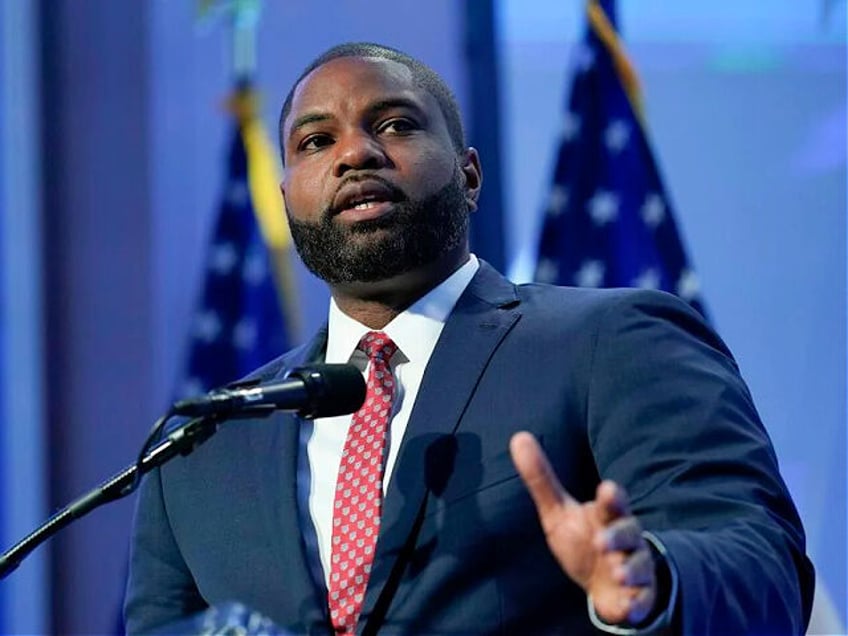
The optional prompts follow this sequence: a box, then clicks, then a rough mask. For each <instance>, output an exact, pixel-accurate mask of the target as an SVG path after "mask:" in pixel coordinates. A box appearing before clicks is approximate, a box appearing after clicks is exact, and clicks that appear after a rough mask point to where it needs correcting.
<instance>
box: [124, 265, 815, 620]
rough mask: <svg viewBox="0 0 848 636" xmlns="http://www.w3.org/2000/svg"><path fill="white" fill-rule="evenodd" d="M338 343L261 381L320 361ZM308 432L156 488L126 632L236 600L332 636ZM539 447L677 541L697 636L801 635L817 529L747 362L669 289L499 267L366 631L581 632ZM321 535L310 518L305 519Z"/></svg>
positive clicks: (413, 471)
mask: <svg viewBox="0 0 848 636" xmlns="http://www.w3.org/2000/svg"><path fill="white" fill-rule="evenodd" d="M325 343H326V333H325V332H324V333H319V334H318V335H317V336H316V338H315V339H313V340H312V341H311V342H310V343H309V344H308V345H306V346H304V347H301V348H299V349H296V350H294V351H292V352H290V353H288V354H287V355H285V356H283V357H282V358H281V359H279V360H276V361H274V362H273V363H271V364H270V365H268V366H267V367H265V368H264V369H262V370H260V372H259V376H260V377H262V378H263V379H269V380H270V379H272V378H275V377H279V376H281V375H283V374H284V373H285V372H286V370H288V369H290V368H292V367H295V366H297V365H299V364H303V363H305V362H308V361H310V360H321V359H322V357H321V356H322V355H323V348H324V345H325ZM299 428H300V423H299V422H298V420H297V419H296V418H294V417H293V416H290V415H287V414H277V415H275V416H273V417H272V418H271V419H270V420H261V421H247V422H245V421H236V422H232V423H227V424H226V425H224V426H223V427H222V430H220V431H219V432H218V433H217V434H216V435H215V436H214V437H213V438H212V439H210V440H209V441H208V442H206V443H205V444H204V445H203V446H201V447H200V448H198V449H197V450H196V451H195V452H194V453H193V454H192V455H190V456H188V457H186V458H178V459H176V460H174V461H172V462H171V463H170V464H168V465H166V466H164V467H163V468H162V469H161V470H158V471H155V472H153V473H151V474H150V475H149V476H148V477H147V478H146V479H145V482H144V484H143V486H142V490H141V494H140V498H139V501H138V510H137V514H136V522H135V524H136V525H135V529H134V535H133V549H132V557H131V576H130V581H129V585H128V591H127V600H126V612H127V625H128V629H129V631H130V632H144V631H148V630H154V629H156V628H160V627H161V626H163V625H166V624H168V623H169V622H171V621H175V620H177V619H179V618H180V617H183V616H185V615H188V614H190V613H192V612H194V611H198V610H200V609H202V608H204V607H206V606H207V605H215V604H218V603H223V602H225V601H240V602H242V603H245V604H246V605H248V606H249V607H251V608H253V609H255V610H257V611H259V612H262V613H263V614H265V615H267V616H268V617H270V618H271V619H273V620H274V621H275V622H276V623H278V624H279V625H280V626H282V627H284V628H287V629H290V630H291V631H293V632H297V633H310V634H320V633H327V632H328V631H329V629H330V628H329V621H328V613H327V609H326V597H325V591H324V590H323V582H322V581H320V580H319V581H316V580H315V577H314V576H312V575H311V570H310V560H311V562H312V563H314V558H315V557H314V555H313V556H311V557H310V556H308V555H307V553H306V550H307V548H306V544H305V543H304V539H303V536H302V535H303V532H302V528H303V527H304V523H303V518H304V512H303V511H302V510H299V507H298V495H297V480H296V477H297V470H296V463H297V456H298V445H299ZM521 429H525V430H529V431H531V432H532V433H534V434H535V435H536V436H537V437H538V438H539V439H540V440H541V443H542V445H543V447H544V448H545V450H546V452H547V454H548V456H549V457H550V460H551V463H552V465H553V466H554V468H555V470H556V472H557V474H558V475H559V478H560V479H561V480H562V483H563V485H564V486H565V488H566V489H567V490H568V491H569V492H570V493H571V494H572V495H573V496H575V497H576V498H578V499H580V500H585V499H590V498H592V497H593V496H594V491H595V488H596V486H597V484H598V482H599V480H600V479H601V478H608V479H613V480H615V481H617V482H618V483H620V484H622V485H623V486H624V487H625V488H626V489H627V491H628V493H629V496H630V498H631V501H632V510H633V512H634V513H635V514H636V515H637V516H638V517H639V519H640V520H641V522H642V524H643V526H644V527H645V528H646V529H647V530H649V531H651V532H652V533H654V535H656V537H658V538H659V540H660V541H661V542H662V543H663V544H664V545H665V546H666V548H667V550H668V555H669V560H670V561H671V566H672V567H673V568H675V570H676V571H677V574H678V580H679V584H680V588H679V593H678V599H677V600H678V602H677V606H676V607H675V608H674V616H675V621H674V625H673V628H674V630H676V631H682V632H683V633H686V634H747V633H754V634H789V633H802V632H803V630H804V627H805V625H806V621H807V619H808V617H809V611H810V605H811V599H812V585H813V584H812V580H813V576H812V569H811V566H810V564H809V561H808V560H807V559H806V557H805V554H804V551H805V547H804V534H803V530H802V527H801V523H800V521H799V519H798V515H797V513H796V511H795V508H794V506H793V504H792V502H791V501H790V498H789V495H788V493H787V490H786V487H785V485H784V483H783V481H782V480H781V478H780V476H779V474H778V468H777V462H776V459H775V456H774V452H773V450H772V447H771V444H770V441H769V439H768V436H767V435H766V432H765V430H764V429H763V426H762V424H761V423H760V421H759V418H758V416H757V413H756V410H755V408H754V404H753V402H752V400H751V396H750V394H749V392H748V390H747V388H746V386H745V384H744V382H743V381H742V379H741V378H740V376H739V373H738V370H737V367H736V364H735V362H734V361H733V359H732V357H731V355H730V353H729V352H728V350H727V349H726V347H725V346H724V344H723V343H722V342H721V340H720V339H719V338H718V337H717V336H716V335H715V334H714V333H713V332H712V331H711V330H710V329H709V328H708V327H707V326H705V324H704V323H703V321H702V320H701V319H700V318H699V317H698V316H697V315H696V314H695V313H694V312H693V311H692V310H691V309H690V308H689V307H688V306H687V305H685V304H684V303H682V302H681V301H679V300H677V299H676V298H674V297H672V296H669V295H666V294H661V293H657V292H645V291H635V290H613V291H610V290H606V291H598V290H584V289H570V288H555V287H549V286H543V285H523V286H515V285H513V284H512V283H510V282H509V281H507V280H505V279H504V278H502V277H501V276H500V275H499V274H498V273H497V272H495V271H494V270H492V269H491V268H490V267H489V266H487V265H486V264H483V265H482V267H481V269H480V271H479V272H478V273H477V275H476V276H475V278H474V279H473V280H472V282H471V284H470V285H469V287H468V289H467V290H466V291H465V293H464V294H463V295H462V297H461V298H460V300H459V302H458V303H457V305H456V307H455V309H454V311H453V312H452V313H451V315H450V317H449V319H448V321H447V323H446V325H445V328H444V331H443V333H442V335H441V337H440V339H439V342H438V344H437V345H436V348H435V350H434V352H433V355H432V358H431V360H430V362H429V365H428V367H427V370H426V373H425V375H424V379H423V381H422V384H421V387H420V391H419V394H418V398H417V400H416V403H415V405H414V409H413V411H412V414H411V417H410V420H409V424H408V429H407V431H406V435H405V437H404V439H403V441H402V443H401V447H400V451H399V455H398V460H397V464H396V466H395V470H394V474H393V477H392V481H391V483H390V484H389V485H388V491H387V494H386V498H385V502H384V511H383V518H382V525H381V528H380V534H379V539H378V543H377V549H376V556H375V561H374V565H373V571H372V574H371V577H370V579H369V583H368V590H367V593H366V598H365V601H364V607H363V612H362V617H361V619H360V623H359V626H358V627H359V631H360V632H364V633H376V632H378V631H379V633H381V634H384V633H385V634H391V633H411V634H435V633H439V634H441V633H500V634H519V633H521V634H537V633H557V634H588V633H594V630H593V628H592V627H591V625H590V623H589V620H588V614H587V606H586V597H585V594H584V592H583V591H582V590H581V589H580V588H579V587H578V586H577V585H575V584H574V583H572V582H571V581H570V580H569V579H568V577H567V576H566V575H565V574H563V573H562V571H561V570H560V568H559V566H558V565H557V563H556V562H555V561H554V559H553V558H552V557H551V555H550V553H549V552H548V548H547V546H546V543H545V540H544V537H543V535H542V532H541V530H540V526H539V523H538V520H537V516H536V512H535V509H534V507H533V505H532V502H531V500H530V498H529V496H528V494H527V493H526V491H525V488H524V486H523V484H522V482H521V480H520V478H519V477H518V476H517V474H516V471H515V469H514V467H513V465H512V462H511V460H510V457H509V453H508V442H509V438H510V436H511V435H512V434H513V433H514V432H515V431H517V430H521ZM307 525H308V522H307Z"/></svg>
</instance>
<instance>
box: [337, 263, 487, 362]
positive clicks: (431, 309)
mask: <svg viewBox="0 0 848 636" xmlns="http://www.w3.org/2000/svg"><path fill="white" fill-rule="evenodd" d="M479 268H480V262H479V261H478V260H477V257H476V256H474V254H471V255H470V257H469V259H468V261H466V262H465V264H463V265H462V266H461V267H460V268H459V269H457V270H456V271H455V272H454V273H453V274H451V275H450V276H448V277H447V278H446V279H445V280H443V281H442V282H441V283H439V285H437V286H436V287H434V288H433V289H431V290H430V291H429V292H427V293H426V294H425V295H424V296H422V297H421V298H419V299H418V300H416V301H415V302H414V303H413V304H412V305H411V306H410V307H408V308H407V309H406V310H405V311H403V312H401V313H400V314H399V315H398V316H396V317H395V318H394V320H392V321H391V322H390V323H389V324H388V325H386V326H385V328H384V329H383V332H385V333H386V334H387V335H388V336H389V337H390V338H391V339H392V340H393V341H394V343H395V344H396V345H397V346H398V349H399V350H400V351H401V352H402V353H403V355H404V357H405V358H406V359H407V360H415V359H417V360H422V359H428V358H429V356H430V353H432V351H433V348H434V347H435V346H436V340H438V338H439V335H440V334H441V332H442V327H444V324H445V322H446V321H447V318H448V316H449V315H450V312H451V311H452V310H453V308H454V305H456V301H458V300H459V297H460V296H461V295H462V292H464V291H465V288H466V287H468V283H470V282H471V279H472V278H474V274H476V273H477V270H478V269H479ZM328 324H329V334H328V337H327V355H326V358H325V361H326V362H328V363H345V362H349V361H350V360H351V356H352V355H353V353H354V352H355V350H356V347H357V345H358V344H359V341H360V340H361V339H362V336H364V335H365V334H366V333H368V331H370V329H369V328H368V327H366V326H365V325H363V324H361V323H359V322H357V321H356V320H354V319H353V318H351V317H350V316H348V315H347V314H345V313H344V312H342V310H341V309H339V307H338V305H336V301H335V300H333V299H332V298H331V299H330V312H329V323H328Z"/></svg>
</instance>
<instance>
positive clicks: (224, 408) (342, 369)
mask: <svg viewBox="0 0 848 636" xmlns="http://www.w3.org/2000/svg"><path fill="white" fill-rule="evenodd" d="M364 401H365V380H364V379H363V378H362V373H361V372H360V371H359V369H357V368H356V367H355V366H353V365H352V364H315V365H310V366H305V367H298V368H296V369H294V370H292V371H291V372H290V373H288V374H287V375H286V377H285V378H284V379H283V380H281V381H279V382H272V383H269V384H256V385H254V386H249V387H244V386H242V387H233V388H229V389H219V390H217V391H212V392H210V393H207V394H206V395H204V396H201V397H196V398H189V399H187V400H180V401H179V402H177V403H175V404H174V405H173V406H172V407H171V415H186V416H189V417H200V416H204V415H232V414H236V413H239V412H240V411H249V410H251V409H254V408H256V407H266V408H271V409H278V410H281V411H295V412H297V414H298V415H299V416H300V417H303V418H306V419H313V418H316V417H332V416H334V415H346V414H348V413H353V412H354V411H356V410H358V409H359V407H360V406H362V403H363V402H364Z"/></svg>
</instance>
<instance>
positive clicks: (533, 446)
mask: <svg viewBox="0 0 848 636" xmlns="http://www.w3.org/2000/svg"><path fill="white" fill-rule="evenodd" d="M509 452H510V455H511V456H512V463H513V464H514V465H515V469H516V470H517V471H518V474H519V475H521V479H522V480H523V481H524V485H525V486H527V490H528V491H530V496H531V497H532V498H533V502H534V503H535V504H536V509H537V511H538V513H539V518H540V519H541V521H542V526H543V527H545V526H546V524H545V520H546V519H550V516H551V515H552V514H553V513H554V512H555V511H557V510H559V509H561V508H562V507H563V506H566V507H568V506H575V505H577V502H576V501H575V500H574V498H573V497H572V496H571V495H569V494H568V492H566V490H565V489H564V488H563V487H562V484H560V482H559V479H557V476H556V475H555V474H554V471H553V469H552V468H551V464H550V462H548V458H547V456H546V455H545V452H544V451H543V450H542V447H541V446H540V445H539V442H538V441H536V438H535V437H533V435H531V434H530V433H527V432H525V431H521V432H519V433H516V434H515V435H513V436H512V439H510V440H509Z"/></svg>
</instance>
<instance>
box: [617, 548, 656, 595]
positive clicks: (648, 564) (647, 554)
mask: <svg viewBox="0 0 848 636" xmlns="http://www.w3.org/2000/svg"><path fill="white" fill-rule="evenodd" d="M614 578H615V580H616V582H617V583H619V584H621V585H625V586H627V587H642V586H654V585H656V580H657V575H656V565H655V564H654V558H653V556H652V555H651V551H650V549H649V548H648V547H647V546H646V547H645V549H643V550H637V551H636V552H634V553H633V554H631V555H630V556H628V557H627V558H626V559H625V560H624V562H623V563H621V565H619V566H618V567H617V568H616V569H615V575H614Z"/></svg>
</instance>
